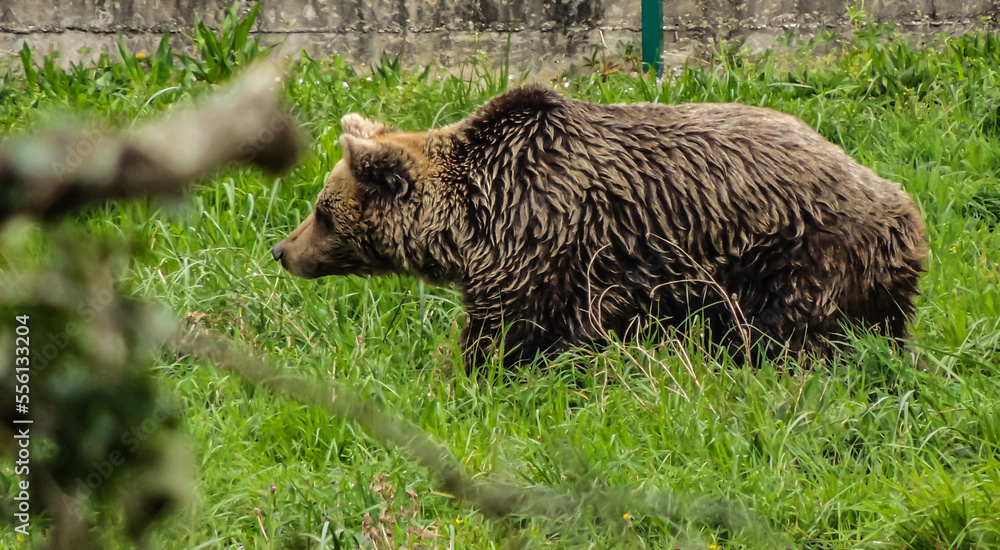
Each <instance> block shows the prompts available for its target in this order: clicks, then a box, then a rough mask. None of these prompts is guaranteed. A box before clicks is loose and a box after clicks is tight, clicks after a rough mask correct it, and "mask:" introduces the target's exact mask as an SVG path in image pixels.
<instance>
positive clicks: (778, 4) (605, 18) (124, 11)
mask: <svg viewBox="0 0 1000 550" xmlns="http://www.w3.org/2000/svg"><path fill="white" fill-rule="evenodd" d="M228 4H229V2H226V1H221V0H50V2H39V1H38V0H0V55H2V54H4V53H11V52H14V51H16V50H18V49H20V47H21V45H22V43H23V42H25V41H27V42H28V43H29V44H31V45H32V46H34V47H35V48H36V49H37V50H40V51H45V52H48V51H54V50H58V51H60V52H61V59H62V61H63V62H64V63H68V62H79V61H84V60H87V59H92V58H94V57H96V56H97V55H98V54H99V52H101V51H108V52H112V53H113V52H115V51H116V50H115V47H114V39H115V33H117V32H118V31H122V32H124V33H125V34H126V36H127V37H128V41H129V44H130V47H131V48H133V49H134V50H136V51H146V50H151V49H153V48H154V47H155V45H156V42H157V41H158V39H159V35H161V34H162V33H163V32H164V31H167V30H170V31H172V32H174V33H185V32H188V33H189V32H191V29H193V27H194V24H195V21H196V20H197V19H198V18H202V19H203V20H205V21H206V23H208V24H209V25H210V26H213V27H214V26H216V25H218V22H219V14H220V13H221V11H222V9H223V8H224V7H225V6H226V5H228ZM639 4H640V3H639V2H638V1H637V0H627V1H626V0H618V1H615V0H470V1H463V0H263V1H262V2H261V16H260V18H259V20H258V23H257V26H256V31H258V32H259V33H261V34H262V35H263V39H264V41H266V42H268V43H280V44H281V46H280V51H281V52H283V53H295V52H298V51H300V50H305V51H307V52H308V53H309V54H310V55H324V54H330V53H338V54H341V55H343V56H344V57H346V58H347V59H349V60H351V61H353V62H355V63H369V62H371V61H373V60H375V59H377V58H378V57H379V56H380V55H381V53H382V52H383V51H388V52H390V53H392V54H395V53H398V52H400V51H402V52H404V59H405V60H406V62H407V63H408V64H411V65H417V64H425V63H428V62H432V61H435V62H438V63H441V64H443V65H445V66H446V67H455V66H457V65H459V64H461V63H463V62H467V61H468V60H469V59H470V58H471V57H472V56H473V55H475V54H476V52H478V51H485V52H486V53H487V54H488V55H491V56H496V55H499V54H500V53H502V52H503V49H504V45H505V43H506V41H507V36H508V33H510V35H511V54H510V58H511V62H512V64H513V65H514V67H517V68H531V69H533V70H535V71H538V70H544V71H545V72H549V73H551V72H552V71H556V72H557V71H559V70H561V69H562V68H564V67H565V66H566V65H568V63H569V62H577V63H579V62H580V61H581V60H582V58H583V56H585V55H587V54H588V53H590V46H591V45H593V44H602V43H603V44H606V45H607V46H608V47H609V48H610V49H613V48H614V47H615V46H616V44H617V43H618V41H620V40H623V41H629V40H636V39H638V38H639V31H640V12H639ZM851 4H852V0H667V1H665V2H664V6H663V12H664V17H663V32H664V39H665V40H664V43H665V48H666V52H665V56H666V58H667V60H668V62H669V61H678V60H682V59H683V58H684V56H685V55H686V54H688V53H691V52H693V51H697V50H699V49H703V48H704V47H705V46H706V45H707V44H709V43H710V42H711V41H713V40H715V41H717V40H722V39H725V40H745V41H746V44H747V45H748V46H751V47H754V48H758V49H759V48H765V47H769V46H771V45H773V44H774V43H775V40H776V39H777V38H778V37H780V36H782V35H784V33H785V31H786V30H787V29H795V30H796V33H797V34H798V35H800V36H806V35H811V34H814V33H815V32H817V31H819V30H823V29H834V30H837V31H842V32H846V31H847V30H848V29H849V21H848V18H847V9H848V6H849V5H851ZM240 9H241V10H244V11H245V10H247V9H249V2H246V1H243V2H241V3H240ZM865 9H866V11H867V12H868V14H869V16H870V17H871V18H872V19H873V20H875V21H882V22H886V21H892V22H895V23H896V24H897V28H899V29H900V30H902V31H903V32H905V33H908V34H909V35H910V36H912V37H914V39H917V40H919V39H921V38H923V37H927V36H930V35H933V34H936V33H939V32H947V33H958V32H963V31H966V30H969V29H973V28H979V29H988V30H995V29H996V28H997V21H998V15H1000V0H897V1H893V0H869V1H867V2H866V3H865ZM178 43H180V41H178ZM81 48H85V49H83V50H81Z"/></svg>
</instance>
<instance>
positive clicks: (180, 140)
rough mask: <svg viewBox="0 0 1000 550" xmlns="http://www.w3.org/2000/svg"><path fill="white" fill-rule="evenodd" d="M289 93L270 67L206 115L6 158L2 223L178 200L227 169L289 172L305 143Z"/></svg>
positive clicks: (91, 133) (227, 92)
mask: <svg viewBox="0 0 1000 550" xmlns="http://www.w3.org/2000/svg"><path fill="white" fill-rule="evenodd" d="M280 89H281V73H280V71H279V69H278V67H277V66H276V65H275V64H273V63H264V64H261V65H258V66H256V67H254V68H253V69H250V70H249V71H247V72H246V73H244V74H243V75H242V76H241V77H239V78H238V79H236V80H235V81H233V82H232V83H231V84H229V85H228V86H226V87H225V88H223V89H221V90H219V91H218V92H216V93H214V94H212V95H211V96H210V97H209V98H207V99H206V100H205V101H203V102H202V103H201V105H199V106H198V107H196V108H193V109H185V110H183V111H179V112H177V113H172V114H170V115H169V116H167V117H166V118H164V119H163V120H160V121H157V122H153V123H151V124H148V125H146V126H145V127H144V128H142V129H141V130H139V131H137V132H134V133H132V134H125V135H122V136H119V137H117V138H113V137H105V136H104V135H103V132H102V131H100V130H98V129H89V130H83V129H64V130H58V131H52V132H49V133H45V134H43V135H40V136H37V137H34V138H31V139H25V140H17V141H14V142H13V143H9V144H7V146H6V147H3V148H2V149H0V222H2V221H4V220H6V219H7V218H9V217H11V216H14V215H17V214H26V215H29V216H33V217H38V218H51V217H54V216H58V215H61V214H64V213H66V212H69V211H71V210H74V209H78V208H81V207H83V206H85V205H87V204H88V203H93V202H100V201H104V200H110V199H126V198H131V197H138V196H155V195H179V194H180V193H181V192H182V191H183V190H184V188H185V187H186V186H187V185H188V184H189V183H190V182H191V181H193V180H194V179H196V178H198V177H199V176H202V175H204V174H206V173H207V172H209V171H211V170H212V169H215V168H219V167H221V166H223V165H225V164H227V163H236V162H243V163H252V164H254V165H257V166H259V167H261V168H263V169H265V170H268V171H270V172H281V171H284V170H287V169H289V168H291V167H292V166H293V165H294V163H295V161H296V159H297V156H298V153H299V151H300V150H301V148H302V141H303V140H302V139H301V137H300V135H299V131H298V129H297V128H296V126H295V124H294V123H293V121H292V119H291V117H290V116H289V115H288V113H287V111H286V110H284V109H283V108H282V107H281V105H280V94H279V93H278V92H279V91H280Z"/></svg>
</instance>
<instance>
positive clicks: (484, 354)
mask: <svg viewBox="0 0 1000 550" xmlns="http://www.w3.org/2000/svg"><path fill="white" fill-rule="evenodd" d="M499 328H500V327H499V326H494V323H491V322H489V321H488V320H487V319H483V318H478V317H474V316H472V315H470V314H468V313H467V314H466V315H465V328H464V329H462V360H463V362H464V363H465V372H466V374H468V375H469V376H470V377H480V376H482V375H484V374H485V367H486V362H487V361H488V360H489V359H490V357H491V356H493V355H494V354H495V353H496V352H497V350H496V349H495V343H496V342H499V341H500V330H499Z"/></svg>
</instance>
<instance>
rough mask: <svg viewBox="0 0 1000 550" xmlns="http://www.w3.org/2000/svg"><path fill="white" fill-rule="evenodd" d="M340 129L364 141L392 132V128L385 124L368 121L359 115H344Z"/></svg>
mask: <svg viewBox="0 0 1000 550" xmlns="http://www.w3.org/2000/svg"><path fill="white" fill-rule="evenodd" d="M340 127H341V128H343V129H344V133H345V134H348V135H351V136H354V137H359V138H363V139H371V138H373V137H377V136H380V135H382V134H387V133H389V132H390V131H392V128H389V127H388V126H386V125H385V124H382V123H381V122H376V121H374V120H368V119H367V118H365V117H363V116H361V115H359V114H357V113H348V114H346V115H344V116H343V117H342V118H341V119H340Z"/></svg>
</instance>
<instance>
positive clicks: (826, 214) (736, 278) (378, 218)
mask: <svg viewBox="0 0 1000 550" xmlns="http://www.w3.org/2000/svg"><path fill="white" fill-rule="evenodd" d="M342 123H343V129H344V133H343V135H342V136H341V144H342V146H343V151H344V156H343V160H342V161H341V162H340V163H338V164H337V166H336V167H335V168H334V170H333V171H332V173H331V174H330V176H329V179H328V181H327V184H326V187H325V188H324V189H323V191H322V192H321V193H320V195H319V199H318V201H317V204H316V210H315V212H314V213H313V214H312V215H311V216H309V218H308V219H306V220H305V221H304V222H303V223H302V224H301V225H300V226H299V227H298V228H297V229H296V230H295V231H294V232H293V233H292V234H291V235H289V236H288V237H287V238H286V239H285V240H284V241H282V242H281V243H279V244H278V245H276V246H275V247H274V251H273V253H274V256H275V259H278V260H280V261H281V262H282V264H283V265H284V266H285V268H286V269H288V271H290V272H291V273H293V274H295V275H299V276H302V277H320V276H324V275H334V274H339V275H343V274H352V273H353V274H377V273H391V272H398V273H408V274H411V275H415V276H419V277H423V278H425V279H427V280H430V281H433V282H439V283H445V282H454V283H457V284H458V285H459V286H460V288H461V291H462V293H463V295H464V300H465V306H466V311H467V321H468V322H467V326H466V328H465V332H464V336H463V339H464V342H463V345H464V349H465V352H466V354H467V361H468V362H467V366H469V367H474V366H476V365H478V364H479V363H480V362H481V361H482V359H483V357H484V356H485V355H486V354H490V353H492V352H493V351H495V348H496V347H497V343H498V341H499V338H500V337H501V335H502V334H504V335H505V347H506V350H507V352H508V354H507V355H506V361H507V363H508V364H510V363H513V362H516V361H518V360H520V359H524V358H528V359H530V358H532V357H534V355H535V354H536V353H537V352H557V351H560V350H563V349H565V348H567V347H569V346H574V345H579V344H583V343H587V342H592V341H599V340H601V339H604V338H605V337H606V336H607V335H608V333H609V332H614V333H616V334H618V335H619V336H621V337H626V335H629V334H632V333H633V331H635V330H637V329H641V328H643V327H644V326H647V325H648V324H649V323H650V321H651V320H656V321H658V323H657V324H661V325H666V326H672V325H673V326H676V325H678V324H680V323H681V322H683V321H684V320H685V319H686V318H688V317H689V316H690V315H691V314H692V313H693V312H698V313H699V314H700V315H701V317H702V318H703V319H704V320H705V323H706V326H707V327H708V328H709V329H710V331H711V333H712V334H713V337H714V338H715V339H716V340H717V341H720V342H725V343H728V344H736V345H735V346H734V347H737V348H739V347H741V346H742V344H743V343H745V341H746V340H747V339H748V337H749V338H750V339H754V340H757V339H760V338H761V337H765V338H763V339H762V340H766V341H768V342H770V343H771V344H770V345H769V347H765V349H766V350H769V353H771V354H772V355H773V354H774V353H775V352H776V351H781V350H784V349H786V348H790V349H791V350H792V351H796V352H803V351H804V352H823V351H825V350H826V349H827V345H828V341H829V336H830V335H831V333H836V332H837V330H838V329H839V328H840V327H841V325H842V324H843V323H845V322H846V323H850V324H855V325H859V326H861V327H863V328H868V329H873V330H877V331H881V332H882V333H883V334H886V335H889V336H892V337H897V338H900V337H903V336H905V334H906V327H905V325H906V322H907V319H908V318H909V317H910V316H911V314H912V312H913V299H914V297H915V295H916V294H917V292H918V290H917V281H918V278H919V275H920V273H921V271H922V270H923V266H924V262H925V258H926V256H927V246H926V239H925V236H924V225H923V222H922V221H921V218H920V214H919V212H918V211H917V209H916V207H915V205H914V203H913V201H912V200H911V198H910V197H909V196H908V195H907V193H905V192H904V191H903V190H902V189H900V187H899V186H898V185H897V184H895V183H892V182H890V181H887V180H884V179H881V178H879V177H878V176H876V175H875V174H874V173H873V172H872V171H871V170H869V169H867V168H865V167H864V166H861V165H860V164H858V163H857V162H855V161H854V160H853V159H851V158H850V157H849V156H847V155H846V154H845V153H844V151H843V150H841V149H840V148H839V147H837V146H835V145H833V144H831V143H829V142H828V141H826V140H825V139H823V137H821V136H820V135H819V134H817V133H816V132H815V131H813V130H812V129H811V128H810V127H809V126H807V125H806V124H805V123H803V122H802V121H801V120H799V119H797V118H794V117H792V116H789V115H785V114H781V113H778V112H775V111H771V110H767V109H761V108H755V107H747V106H744V105H737V104H690V105H678V106H665V105H648V104H645V105H595V104H590V103H584V102H580V101H574V100H570V99H566V98H564V97H562V96H560V95H559V94H557V93H555V92H553V91H550V90H546V89H542V88H531V87H529V88H520V89H516V90H513V91H509V92H507V93H505V94H503V95H501V96H498V97H496V98H495V99H493V100H492V101H491V102H489V103H488V104H487V105H486V106H484V107H482V108H481V109H479V110H478V111H477V112H476V113H475V114H473V115H472V116H471V117H470V118H468V119H466V120H464V121H462V122H459V123H456V124H453V125H451V126H448V127H445V128H442V129H439V130H429V131H427V132H423V133H403V132H397V131H394V130H392V129H391V128H389V127H387V126H384V125H382V124H379V123H376V122H371V121H368V120H366V119H364V118H362V117H360V116H358V115H353V114H351V115H347V116H345V117H344V119H343V121H342ZM733 329H735V330H733ZM774 343H778V344H781V345H780V346H776V345H773V344H774Z"/></svg>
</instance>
